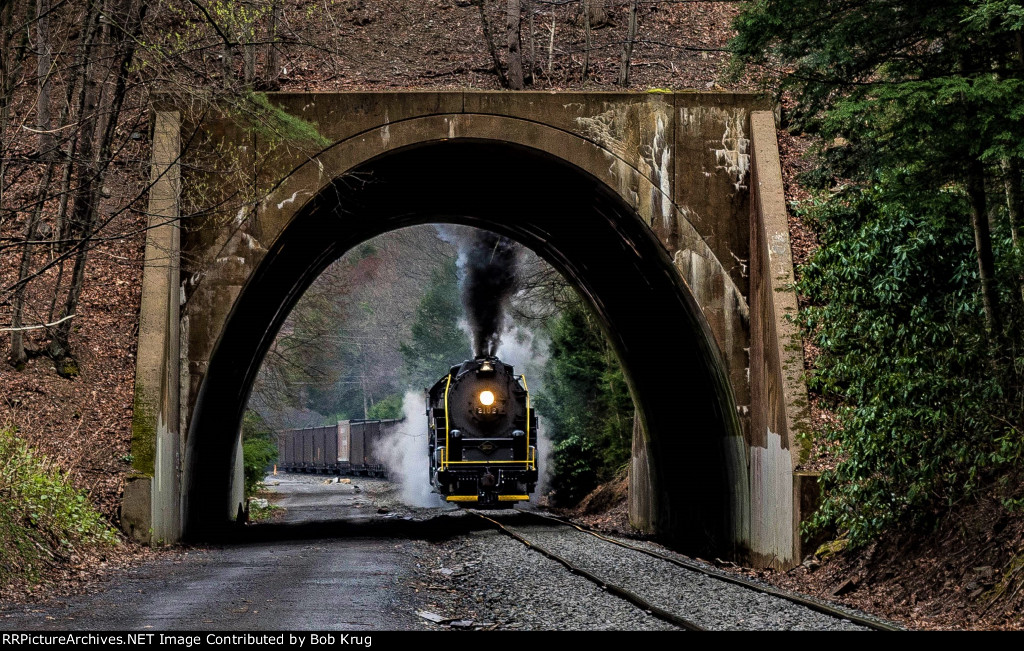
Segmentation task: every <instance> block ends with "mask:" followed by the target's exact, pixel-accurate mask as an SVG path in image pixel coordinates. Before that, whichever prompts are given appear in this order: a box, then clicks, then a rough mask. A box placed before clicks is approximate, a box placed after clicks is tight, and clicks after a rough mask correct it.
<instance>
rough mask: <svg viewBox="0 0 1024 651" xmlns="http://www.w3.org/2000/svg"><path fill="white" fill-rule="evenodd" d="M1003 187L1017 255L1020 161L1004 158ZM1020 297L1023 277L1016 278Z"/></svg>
mask: <svg viewBox="0 0 1024 651" xmlns="http://www.w3.org/2000/svg"><path fill="white" fill-rule="evenodd" d="M1002 167H1003V187H1004V188H1005V190H1006V215H1007V221H1009V224H1010V238H1011V239H1012V241H1013V251H1014V253H1016V254H1017V255H1018V256H1020V254H1021V250H1020V220H1021V218H1022V217H1024V193H1022V192H1021V175H1020V163H1019V162H1018V161H1017V159H1016V158H1004V159H1003V161H1002ZM1017 284H1018V285H1019V290H1020V295H1021V299H1024V277H1018V278H1017Z"/></svg>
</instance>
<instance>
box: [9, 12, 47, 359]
mask: <svg viewBox="0 0 1024 651" xmlns="http://www.w3.org/2000/svg"><path fill="white" fill-rule="evenodd" d="M49 10H50V2H49V0H36V84H37V88H38V92H37V94H36V130H37V131H38V132H39V133H38V136H39V137H38V143H37V148H38V153H39V159H40V160H42V161H46V171H45V172H43V180H42V181H41V182H40V184H39V192H38V194H37V199H36V205H35V208H33V210H32V215H31V216H30V217H29V219H28V222H27V223H26V224H25V231H24V233H25V242H24V243H23V245H22V248H21V262H20V264H19V265H18V284H17V287H16V288H15V290H14V300H13V304H12V306H11V327H12V331H11V355H10V362H11V364H13V365H14V366H16V367H21V365H22V364H24V363H25V361H26V360H27V359H28V356H27V355H26V353H25V332H24V331H23V330H19V329H18V328H21V327H22V326H23V325H24V312H25V292H26V290H27V285H28V276H29V272H30V271H31V270H32V257H33V250H34V249H33V247H34V246H36V244H35V243H34V242H35V240H36V239H37V236H38V232H39V220H40V218H41V217H42V214H43V206H44V205H45V204H46V199H47V196H48V195H49V192H50V179H51V178H52V177H53V159H54V151H53V149H54V144H53V143H54V137H53V134H52V133H51V124H50V86H51V83H50V65H51V62H52V58H51V55H50V18H49V15H48V12H49Z"/></svg>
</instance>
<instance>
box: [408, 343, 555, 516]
mask: <svg viewBox="0 0 1024 651" xmlns="http://www.w3.org/2000/svg"><path fill="white" fill-rule="evenodd" d="M427 424H428V427H429V438H430V440H429V449H430V483H431V484H432V485H433V486H434V489H435V491H436V492H438V493H440V494H442V495H444V496H445V499H446V500H447V501H449V502H454V503H456V504H458V505H460V506H473V507H476V508H503V507H511V506H512V505H514V504H515V503H516V502H524V501H528V500H529V499H530V493H532V492H533V491H534V489H535V488H536V486H537V447H536V440H537V414H536V412H535V411H534V410H532V409H531V408H530V393H529V389H528V387H527V386H526V378H525V377H524V376H522V375H515V374H514V371H513V368H512V366H510V365H509V364H505V363H503V362H501V361H500V360H499V359H498V358H497V357H488V356H484V357H477V358H476V359H473V360H468V361H465V362H463V363H462V364H459V365H457V366H453V367H451V369H450V370H449V371H448V373H447V374H446V375H445V376H443V377H442V378H441V379H440V380H438V381H437V382H435V383H434V386H432V387H431V388H430V389H428V390H427Z"/></svg>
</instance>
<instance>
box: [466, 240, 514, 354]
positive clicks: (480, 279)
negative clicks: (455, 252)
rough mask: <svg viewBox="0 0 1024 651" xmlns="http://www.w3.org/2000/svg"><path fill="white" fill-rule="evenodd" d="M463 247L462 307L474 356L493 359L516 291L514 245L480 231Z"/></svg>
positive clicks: (511, 242)
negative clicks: (506, 309) (467, 323)
mask: <svg viewBox="0 0 1024 651" xmlns="http://www.w3.org/2000/svg"><path fill="white" fill-rule="evenodd" d="M462 244H463V254H464V256H465V267H464V276H463V281H462V304H463V306H464V307H465V309H466V320H467V321H468V322H469V329H470V331H471V332H472V333H473V354H474V355H476V356H478V357H480V356H493V355H495V354H496V353H497V352H498V344H500V343H501V331H502V328H503V326H504V319H505V307H506V306H507V305H508V302H509V300H510V299H511V298H512V294H513V293H514V292H515V290H516V262H517V250H516V245H515V243H514V242H513V241H512V240H510V239H508V238H506V237H502V236H500V235H497V234H495V233H491V232H488V231H479V230H478V231H474V232H473V234H472V235H471V236H469V237H467V238H466V239H465V240H463V242H462Z"/></svg>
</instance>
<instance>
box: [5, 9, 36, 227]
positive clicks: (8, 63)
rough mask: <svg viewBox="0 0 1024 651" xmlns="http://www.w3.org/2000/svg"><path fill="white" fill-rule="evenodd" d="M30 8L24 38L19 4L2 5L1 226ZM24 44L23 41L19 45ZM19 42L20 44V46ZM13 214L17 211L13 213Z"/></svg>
mask: <svg viewBox="0 0 1024 651" xmlns="http://www.w3.org/2000/svg"><path fill="white" fill-rule="evenodd" d="M32 6H34V5H32V4H31V3H29V5H28V7H26V12H25V13H26V14H27V15H26V16H25V17H24V18H25V20H24V24H25V25H26V27H25V29H24V30H22V31H21V36H20V39H19V38H18V35H17V34H16V33H15V32H14V31H13V30H12V26H13V25H17V24H19V23H21V22H22V17H21V16H17V15H16V14H15V11H14V10H15V3H14V2H13V1H12V0H7V1H6V2H0V224H3V222H4V211H5V210H6V209H7V208H6V206H7V203H6V202H5V201H4V186H5V185H6V183H5V179H6V175H7V158H8V156H7V148H8V146H9V144H10V143H9V142H8V141H7V138H6V136H7V123H8V121H9V120H10V117H11V100H12V99H13V96H14V88H15V87H16V86H17V85H18V79H19V78H20V77H21V67H22V63H23V62H24V60H25V56H26V53H27V51H28V27H27V25H28V24H29V23H30V22H31V19H32V15H31V13H32V10H31V7H32ZM18 41H20V42H18ZM16 43H17V44H16ZM12 215H13V211H12Z"/></svg>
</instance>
